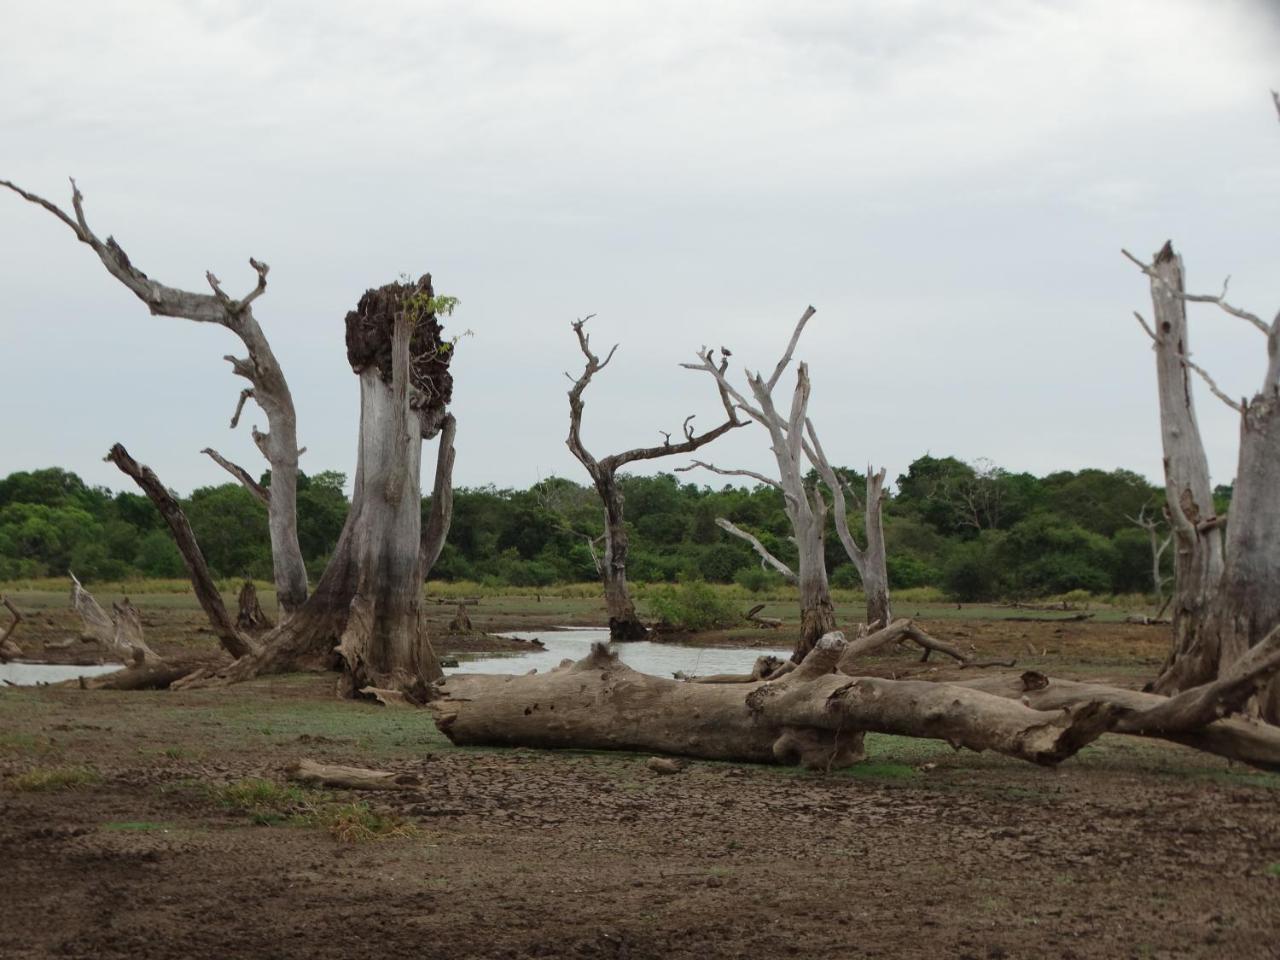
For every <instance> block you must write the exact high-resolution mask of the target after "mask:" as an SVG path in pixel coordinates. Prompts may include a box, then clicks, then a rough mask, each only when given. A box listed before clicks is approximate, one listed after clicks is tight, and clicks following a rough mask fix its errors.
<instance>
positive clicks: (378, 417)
mask: <svg viewBox="0 0 1280 960" xmlns="http://www.w3.org/2000/svg"><path fill="white" fill-rule="evenodd" d="M448 309H451V303H450V302H447V301H446V298H437V297H435V295H434V293H433V291H432V287H431V277H430V275H424V276H423V277H422V278H421V279H419V280H418V281H417V282H416V283H391V284H387V285H386V286H383V287H379V288H377V289H375V290H368V291H366V292H365V294H364V296H362V297H361V298H360V303H359V305H358V306H357V307H356V309H355V310H353V311H351V312H350V313H348V314H347V318H346V331H347V336H346V339H347V359H348V361H349V362H350V364H351V369H352V370H353V371H354V372H355V373H356V374H357V376H358V377H359V381H360V436H359V442H358V452H357V460H356V473H355V482H354V486H353V494H352V499H351V510H350V512H349V513H348V514H347V520H346V524H345V525H344V527H343V529H342V534H341V535H340V537H339V538H338V544H337V546H336V547H335V548H334V551H333V556H332V557H331V558H330V560H329V564H328V566H327V567H325V571H324V573H323V575H322V576H321V577H320V581H319V583H317V584H316V589H315V591H314V592H313V593H312V595H311V597H310V598H309V599H308V600H307V602H306V604H304V605H303V607H302V608H301V609H300V610H299V611H298V612H297V613H296V614H295V615H294V616H293V618H292V619H290V620H289V621H288V622H286V623H283V624H281V625H280V626H279V627H277V628H276V629H275V630H274V631H272V632H271V633H270V634H268V635H267V636H266V637H264V638H263V641H262V649H261V651H260V652H259V653H256V654H253V655H250V656H247V657H242V658H240V659H239V660H238V661H236V662H235V663H234V664H232V665H231V666H230V667H229V668H227V670H225V671H223V672H222V673H220V674H219V675H217V676H216V677H208V676H198V677H193V678H191V679H190V680H188V681H184V683H183V685H191V684H194V683H209V682H223V681H234V680H244V679H248V678H250V677H254V676H258V675H259V674H263V673H278V672H284V671H288V670H295V669H299V668H301V667H306V666H316V665H325V666H330V667H337V668H340V669H341V670H342V672H343V679H342V681H341V683H340V687H339V689H340V692H341V693H342V694H344V695H346V696H356V695H359V694H364V695H367V696H379V695H380V694H382V693H383V692H384V691H388V690H389V691H397V692H399V693H401V694H404V695H406V696H407V697H408V698H409V699H410V700H414V701H419V702H420V701H421V700H423V699H425V697H426V696H427V686H428V684H429V683H430V682H431V681H433V680H435V679H436V678H438V677H439V676H440V675H441V670H440V664H439V661H438V659H437V657H436V654H435V651H434V650H433V649H432V647H431V644H430V641H429V640H428V639H427V636H426V633H425V629H424V625H423V620H422V617H421V604H422V580H423V568H424V561H425V559H427V558H428V557H429V556H430V555H431V554H432V551H433V550H434V552H435V554H436V555H438V553H439V550H438V547H437V546H436V544H435V541H434V536H435V535H434V534H433V537H432V538H429V539H428V540H426V541H424V537H423V529H422V528H423V524H422V507H421V499H422V494H421V478H420V471H421V463H422V441H423V440H424V439H429V438H432V437H434V436H436V435H437V434H441V435H442V441H444V442H443V443H442V445H441V451H440V455H439V457H438V460H439V461H440V462H439V464H438V467H437V480H438V481H439V478H440V477H442V476H448V475H449V472H450V470H451V467H452V459H453V446H452V442H451V431H449V432H447V433H446V427H447V426H448V425H449V423H450V421H449V418H448V413H447V404H448V403H449V401H450V400H451V398H452V395H453V377H452V375H451V374H450V372H449V362H450V360H451V359H452V355H453V351H452V344H451V343H450V342H448V341H445V340H443V339H442V336H441V327H440V323H439V320H438V318H437V316H436V312H437V310H441V311H442V312H447V310H448ZM444 492H445V491H444V489H443V488H442V487H441V486H440V485H439V482H438V485H437V495H436V502H437V505H438V506H439V507H440V509H441V510H443V509H444V504H445V502H446V501H445V498H444V497H442V496H441V493H444ZM430 526H431V523H430V521H429V522H428V527H430ZM446 528H447V524H446ZM431 559H434V557H431Z"/></svg>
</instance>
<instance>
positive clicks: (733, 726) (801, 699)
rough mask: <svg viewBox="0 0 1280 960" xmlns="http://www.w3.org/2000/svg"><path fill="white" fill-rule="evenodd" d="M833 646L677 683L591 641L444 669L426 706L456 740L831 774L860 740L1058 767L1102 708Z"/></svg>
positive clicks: (1099, 723)
mask: <svg viewBox="0 0 1280 960" xmlns="http://www.w3.org/2000/svg"><path fill="white" fill-rule="evenodd" d="M843 648H844V638H843V636H842V635H840V634H839V633H832V634H829V635H828V636H826V637H824V638H823V639H822V641H821V642H820V643H819V644H818V645H817V646H816V647H815V649H814V650H813V651H812V652H811V653H810V654H809V656H808V657H807V658H806V659H805V660H804V661H803V662H802V663H801V664H800V665H799V666H798V667H797V668H796V669H795V670H793V671H791V672H790V673H789V674H787V675H786V676H785V677H783V678H782V679H781V680H777V681H771V682H764V683H750V684H715V683H681V682H679V681H676V680H664V679H661V678H659V677H652V676H648V675H646V674H642V673H637V672H636V671H634V670H632V669H630V668H629V667H627V666H625V665H623V664H622V663H620V662H619V661H618V660H617V658H616V656H615V655H614V654H612V653H610V652H609V651H608V650H607V649H606V648H604V647H601V646H597V647H596V648H595V649H594V650H593V651H592V653H591V655H589V656H588V657H586V658H585V659H583V660H580V661H578V662H577V663H569V662H566V663H565V664H564V665H562V666H561V667H560V668H559V669H556V670H553V671H551V672H550V673H546V674H531V675H526V676H519V677H515V676H511V677H507V676H479V675H470V676H468V675H461V674H455V675H453V676H450V677H448V678H447V679H446V680H445V681H443V682H442V684H441V685H440V691H441V696H440V697H439V698H438V699H437V700H435V701H433V702H432V704H431V707H432V709H433V711H434V712H435V714H436V723H437V725H438V726H439V728H440V730H441V731H442V732H443V733H444V734H445V735H446V736H448V737H449V739H450V740H452V741H453V742H454V743H457V744H460V745H461V744H472V745H477V744H489V745H504V746H531V747H549V748H579V749H581V748H587V749H603V750H643V751H650V752H658V753H668V754H676V755H681V756H689V757H700V758H704V759H717V760H737V761H749V762H756V763H782V764H799V765H802V766H805V767H808V768H811V769H828V770H829V769H835V768H839V767H845V766H848V765H850V764H852V763H856V762H857V761H859V760H861V759H862V758H863V756H864V751H863V744H862V741H863V735H864V733H865V732H867V731H874V732H880V733H894V734H900V735H903V736H911V737H927V738H932V739H941V740H945V741H947V742H948V743H951V744H952V745H953V746H955V747H957V748H959V747H968V748H969V749H973V750H996V751H998V752H1000V753H1004V754H1007V755H1009V756H1013V757H1017V758H1019V759H1023V760H1028V761H1031V762H1033V763H1039V764H1055V763H1058V762H1060V761H1062V760H1064V759H1066V758H1067V757H1069V756H1071V755H1072V754H1074V753H1075V752H1076V751H1077V750H1079V749H1080V747H1082V746H1084V745H1085V744H1087V743H1089V742H1091V741H1092V740H1094V739H1095V738H1096V737H1098V736H1099V735H1100V734H1101V733H1102V732H1103V731H1104V730H1105V729H1106V728H1107V726H1108V725H1109V724H1110V722H1111V710H1110V708H1108V707H1105V706H1100V705H1097V704H1087V705H1081V706H1077V707H1073V708H1071V709H1069V710H1056V711H1040V710H1034V709H1031V708H1030V707H1026V706H1024V705H1022V704H1021V703H1017V702H1015V701H1013V700H1009V699H1005V698H1002V697H998V696H993V695H990V694H986V693H983V692H981V691H976V690H966V689H964V688H960V687H948V686H945V685H942V684H935V683H929V682H927V681H895V680H880V679H877V678H872V677H859V678H851V677H847V676H844V675H841V674H836V673H833V672H832V671H833V670H834V669H835V665H836V663H837V662H838V661H839V659H840V656H841V654H842V652H843Z"/></svg>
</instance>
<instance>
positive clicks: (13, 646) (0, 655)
mask: <svg viewBox="0 0 1280 960" xmlns="http://www.w3.org/2000/svg"><path fill="white" fill-rule="evenodd" d="M0 606H3V607H4V608H5V609H6V610H8V611H9V614H10V616H12V617H13V620H12V621H11V622H10V623H9V626H7V627H5V628H4V629H3V631H0V663H4V662H5V661H6V660H12V659H13V658H14V657H20V656H22V648H21V647H20V646H18V641H16V640H14V639H13V635H14V633H15V632H16V631H17V629H18V624H20V623H21V622H22V614H20V613H19V612H18V608H17V607H16V606H14V604H13V601H12V600H10V599H9V598H8V597H5V596H0Z"/></svg>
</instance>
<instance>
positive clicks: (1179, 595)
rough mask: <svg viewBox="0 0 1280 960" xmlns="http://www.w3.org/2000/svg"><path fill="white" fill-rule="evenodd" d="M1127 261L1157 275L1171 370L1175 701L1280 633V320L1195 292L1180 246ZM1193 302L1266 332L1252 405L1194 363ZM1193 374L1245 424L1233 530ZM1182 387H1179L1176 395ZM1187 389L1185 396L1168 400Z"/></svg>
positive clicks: (1171, 680)
mask: <svg viewBox="0 0 1280 960" xmlns="http://www.w3.org/2000/svg"><path fill="white" fill-rule="evenodd" d="M1126 256H1128V257H1129V258H1130V259H1131V260H1133V261H1134V262H1135V263H1137V264H1138V265H1139V266H1140V267H1141V269H1142V271H1143V272H1144V273H1145V274H1146V275H1147V276H1148V277H1150V279H1151V292H1152V302H1153V306H1154V309H1155V315H1154V320H1155V323H1154V326H1153V325H1151V324H1148V323H1147V322H1146V321H1145V320H1144V319H1143V318H1142V317H1141V315H1139V316H1138V320H1139V322H1140V323H1141V324H1142V326H1143V329H1144V330H1145V331H1146V332H1147V334H1148V336H1149V337H1151V339H1152V342H1153V344H1154V346H1155V350H1156V356H1157V364H1158V367H1157V369H1158V370H1159V371H1160V375H1159V382H1160V396H1161V403H1160V419H1161V426H1162V432H1163V434H1164V437H1165V481H1166V490H1167V497H1166V512H1167V513H1168V516H1169V521H1170V524H1171V526H1172V527H1173V531H1174V536H1175V540H1176V544H1177V553H1176V554H1175V566H1174V570H1175V580H1174V591H1175V601H1174V611H1173V622H1174V642H1173V648H1172V650H1171V653H1170V656H1169V659H1168V661H1167V662H1166V664H1165V667H1164V669H1163V670H1162V671H1161V674H1160V676H1159V678H1158V679H1157V680H1156V683H1155V685H1154V689H1155V690H1156V691H1158V692H1161V693H1172V692H1176V691H1179V690H1186V689H1187V688H1189V687H1194V686H1197V685H1201V684H1204V683H1207V682H1210V681H1212V680H1213V679H1214V678H1221V677H1223V676H1226V675H1228V674H1229V673H1230V672H1231V671H1232V670H1233V669H1234V668H1235V665H1236V664H1237V663H1238V662H1240V661H1242V660H1243V659H1244V658H1245V655H1246V654H1247V653H1248V652H1249V651H1250V649H1251V648H1252V647H1254V646H1255V645H1256V644H1258V643H1259V642H1260V641H1261V640H1262V639H1263V638H1264V637H1265V636H1267V635H1268V634H1270V633H1271V631H1272V630H1273V629H1274V628H1275V627H1276V626H1277V625H1280V590H1277V589H1276V584H1277V583H1280V500H1278V498H1277V491H1280V314H1277V316H1276V317H1275V318H1274V319H1273V320H1272V321H1270V322H1267V321H1265V320H1263V319H1262V318H1261V317H1259V316H1257V315H1256V314H1253V313H1250V312H1249V311H1247V310H1243V309H1241V308H1239V307H1236V306H1233V305H1232V304H1230V303H1228V302H1227V300H1226V289H1225V287H1224V289H1223V292H1222V293H1221V294H1218V295H1193V294H1188V293H1186V292H1185V290H1184V289H1183V284H1182V277H1183V272H1182V261H1181V258H1180V257H1179V256H1178V255H1177V254H1176V253H1175V252H1174V250H1173V246H1172V244H1170V243H1166V244H1165V245H1164V247H1163V248H1162V249H1161V250H1160V252H1159V253H1157V254H1156V256H1155V259H1154V260H1153V262H1152V263H1150V264H1146V263H1143V262H1142V261H1140V260H1138V259H1137V258H1136V257H1133V256H1132V254H1128V253H1126ZM1188 302H1191V303H1210V304H1214V305H1216V306H1217V307H1218V308H1219V309H1221V310H1222V311H1223V312H1225V313H1227V314H1229V315H1231V316H1233V317H1236V318H1238V319H1240V320H1243V321H1245V322H1246V323H1248V324H1249V325H1250V326H1252V327H1254V328H1255V329H1256V330H1257V331H1258V332H1259V333H1261V334H1262V336H1263V338H1264V342H1265V350H1266V361H1267V362H1266V373H1265V374H1264V376H1263V380H1262V384H1261V386H1260V387H1259V388H1258V390H1257V392H1256V393H1255V394H1254V395H1253V397H1252V398H1249V397H1244V398H1241V399H1239V400H1236V399H1234V398H1233V397H1231V396H1230V395H1229V394H1227V393H1226V392H1225V391H1224V390H1223V389H1221V388H1220V387H1219V386H1218V384H1217V382H1216V381H1215V380H1214V379H1213V377H1212V376H1210V374H1209V373H1208V372H1207V371H1206V370H1205V369H1204V368H1203V367H1201V366H1200V365H1199V364H1197V363H1195V362H1194V361H1193V360H1192V359H1191V356H1190V351H1189V349H1188V347H1187V340H1186V304H1187V303H1188ZM1165 366H1167V367H1168V368H1169V370H1168V372H1167V373H1166V372H1165V371H1164V370H1163V368H1164V367H1165ZM1192 373H1195V374H1196V375H1197V376H1199V377H1200V378H1201V379H1202V380H1203V381H1204V382H1205V383H1206V384H1207V385H1208V387H1209V389H1210V391H1211V392H1212V393H1213V394H1214V396H1215V397H1217V398H1218V399H1219V400H1221V401H1222V402H1223V403H1225V404H1226V405H1227V406H1228V407H1230V408H1231V409H1232V410H1233V411H1235V412H1236V414H1237V415H1238V416H1239V417H1240V446H1239V459H1238V463H1237V467H1236V479H1235V484H1234V487H1233V491H1232V500H1231V517H1230V521H1229V522H1228V521H1227V519H1226V518H1223V517H1219V516H1217V514H1216V511H1215V509H1214V506H1213V500H1212V491H1211V490H1210V489H1209V486H1208V477H1207V468H1204V475H1203V476H1201V472H1200V471H1201V469H1202V464H1204V463H1205V462H1206V460H1205V456H1204V449H1203V445H1202V443H1201V440H1200V434H1199V431H1198V429H1196V428H1195V420H1194V411H1192V409H1191V400H1190V384H1189V380H1190V375H1191V374H1192ZM1170 380H1172V382H1173V386H1172V387H1169V388H1167V386H1166V384H1167V382H1168V381H1170ZM1175 390H1176V391H1177V392H1178V393H1180V395H1179V396H1173V397H1166V393H1167V392H1170V391H1175ZM1224 525H1225V526H1226V537H1225V543H1223V539H1222V534H1221V528H1222V527H1223V526H1224ZM1224 552H1225V559H1224V558H1223V556H1222V554H1223V553H1224ZM1256 709H1257V711H1258V712H1259V713H1260V714H1261V715H1262V716H1263V717H1265V718H1266V719H1267V720H1269V721H1271V722H1273V723H1274V722H1278V721H1280V683H1275V682H1273V683H1271V684H1270V685H1269V687H1268V689H1267V690H1266V691H1264V692H1263V694H1262V695H1261V697H1260V700H1259V702H1258V703H1257V704H1256Z"/></svg>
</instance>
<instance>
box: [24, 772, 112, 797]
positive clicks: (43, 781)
mask: <svg viewBox="0 0 1280 960" xmlns="http://www.w3.org/2000/svg"><path fill="white" fill-rule="evenodd" d="M101 780H102V775H101V774H99V773H98V771H97V770H93V769H91V768H89V767H32V768H31V769H30V770H28V771H27V772H26V773H20V774H18V775H17V776H15V777H10V778H9V780H8V785H9V787H10V788H12V789H14V790H21V791H23V792H27V793H53V792H55V791H59V790H81V789H83V788H85V787H90V786H93V785H94V784H95V783H99V782H100V781H101Z"/></svg>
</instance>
